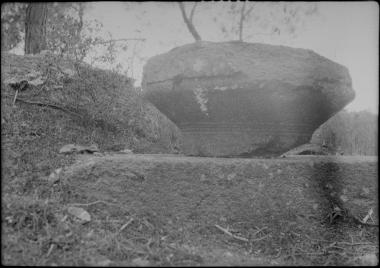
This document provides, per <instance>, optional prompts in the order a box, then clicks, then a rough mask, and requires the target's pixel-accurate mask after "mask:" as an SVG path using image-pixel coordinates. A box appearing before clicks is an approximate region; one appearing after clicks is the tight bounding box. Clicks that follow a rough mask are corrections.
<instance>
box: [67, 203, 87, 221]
mask: <svg viewBox="0 0 380 268" xmlns="http://www.w3.org/2000/svg"><path fill="white" fill-rule="evenodd" d="M67 212H68V213H69V214H71V215H73V216H75V217H77V218H78V219H80V220H81V221H83V223H86V222H89V221H91V215H90V214H89V213H88V212H87V211H86V210H84V209H83V208H78V207H69V208H68V209H67Z"/></svg>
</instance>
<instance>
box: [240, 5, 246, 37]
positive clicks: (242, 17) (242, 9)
mask: <svg viewBox="0 0 380 268" xmlns="http://www.w3.org/2000/svg"><path fill="white" fill-rule="evenodd" d="M244 11H245V1H244V2H243V6H242V7H241V13H240V23H239V41H243V26H244V17H245V14H244Z"/></svg>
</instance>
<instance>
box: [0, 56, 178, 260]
mask: <svg viewBox="0 0 380 268" xmlns="http://www.w3.org/2000/svg"><path fill="white" fill-rule="evenodd" d="M57 66H58V67H59V68H60V69H63V70H65V71H67V70H70V69H71V70H73V65H72V63H70V62H65V61H56V59H54V58H51V57H50V58H49V57H48V56H44V57H42V56H36V57H31V56H30V57H20V56H16V55H9V54H2V58H1V67H2V68H1V69H2V73H1V78H2V79H1V82H2V84H1V158H2V169H1V173H2V201H3V202H2V208H3V213H2V222H3V223H5V222H7V223H9V224H10V225H4V224H3V234H5V236H4V238H3V241H2V243H3V250H4V255H3V259H2V261H3V263H8V264H9V263H14V262H16V263H18V264H24V265H26V264H29V265H30V264H41V259H40V257H41V251H39V250H41V248H40V246H41V247H43V245H42V244H41V243H43V242H42V241H45V240H44V239H51V238H52V237H51V235H52V234H51V232H53V233H54V232H60V231H62V230H61V229H60V227H59V226H58V227H57V226H56V225H54V227H52V228H53V229H52V230H50V231H48V230H46V229H44V228H45V227H46V225H45V224H47V225H49V224H51V223H52V222H54V223H57V221H56V214H55V213H54V212H52V211H55V210H57V209H58V210H59V207H60V203H59V202H60V201H59V200H58V199H56V197H57V196H56V195H55V194H54V189H51V188H50V186H49V185H48V184H46V178H47V176H48V175H49V174H50V173H51V172H52V171H54V170H55V169H57V168H61V167H65V166H67V165H70V164H71V163H73V162H74V160H75V156H74V155H62V154H59V153H58V151H59V149H60V148H61V147H62V146H63V145H65V144H69V143H75V144H81V145H90V144H93V143H96V144H97V145H98V147H99V148H100V150H101V151H118V150H122V149H125V148H129V149H132V150H133V151H135V152H152V153H157V152H163V153H168V152H174V151H175V150H176V148H177V147H178V142H179V140H178V138H179V132H178V129H177V128H176V127H175V125H174V124H173V123H171V122H170V121H169V120H168V119H166V118H165V117H164V116H163V115H162V114H160V113H159V112H158V111H157V110H156V109H155V108H154V107H153V106H152V105H150V104H149V103H146V102H144V101H143V100H142V99H141V98H140V96H139V94H138V92H136V91H135V90H134V89H133V88H132V86H131V85H130V84H129V83H128V80H127V79H125V78H124V77H122V76H119V75H116V74H113V73H110V72H105V71H101V70H94V69H91V68H88V67H86V66H81V67H80V69H79V70H80V72H79V73H80V75H81V76H80V77H79V76H78V73H75V72H74V75H73V76H72V77H70V78H69V79H66V80H65V79H64V78H62V77H61V76H59V72H58V71H57V70H58V69H57V68H58V67H57ZM28 73H40V74H42V76H43V77H47V79H46V80H45V81H46V86H47V87H46V88H45V89H42V90H41V87H30V88H28V89H27V90H26V91H25V92H20V93H19V95H18V99H23V100H27V101H34V102H40V103H49V104H54V105H56V106H59V107H63V108H64V109H67V110H69V111H71V112H72V113H67V112H63V111H62V110H59V109H54V108H52V107H46V106H38V105H32V104H28V103H23V102H19V101H17V102H16V105H15V106H13V105H12V102H13V97H14V94H15V91H14V90H13V89H12V88H11V87H10V86H8V85H7V84H6V81H8V80H9V79H12V78H17V79H19V78H22V77H25V75H26V74H28ZM55 85H60V86H62V88H60V89H54V86H55ZM41 213H43V214H41ZM50 213H51V214H50ZM49 215H50V216H49ZM40 216H41V217H40ZM6 217H8V218H7V219H6ZM15 219H16V220H15ZM36 224H37V225H36ZM41 228H42V229H41ZM36 243H37V244H38V246H37V247H36Z"/></svg>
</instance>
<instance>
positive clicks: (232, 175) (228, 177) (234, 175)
mask: <svg viewBox="0 0 380 268" xmlns="http://www.w3.org/2000/svg"><path fill="white" fill-rule="evenodd" d="M235 177H236V174H235V173H231V174H228V176H227V180H228V181H232V180H233V179H234V178H235Z"/></svg>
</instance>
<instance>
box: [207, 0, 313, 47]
mask: <svg viewBox="0 0 380 268" xmlns="http://www.w3.org/2000/svg"><path fill="white" fill-rule="evenodd" d="M317 12H318V8H317V5H316V4H315V3H313V4H311V3H286V2H247V3H245V2H244V3H241V2H232V3H231V4H230V5H229V7H228V8H227V16H230V17H231V20H229V21H233V23H231V24H228V25H226V24H225V23H223V22H221V21H219V19H218V17H215V19H214V20H215V22H218V24H220V27H221V31H222V33H223V35H224V36H225V37H226V38H228V39H235V38H234V36H237V37H239V38H236V39H239V40H241V41H242V39H251V38H255V37H256V35H281V34H289V35H291V36H294V35H295V34H296V32H297V30H299V29H300V28H301V26H302V24H303V23H304V21H305V19H306V18H307V17H309V16H311V15H315V14H317ZM244 26H245V27H247V26H249V27H248V28H247V29H246V30H247V33H248V34H247V35H246V36H244V35H243V29H244ZM258 31H260V32H258Z"/></svg>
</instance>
